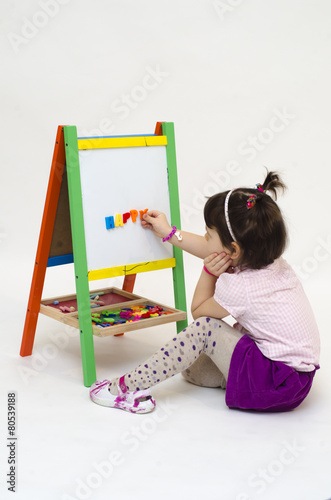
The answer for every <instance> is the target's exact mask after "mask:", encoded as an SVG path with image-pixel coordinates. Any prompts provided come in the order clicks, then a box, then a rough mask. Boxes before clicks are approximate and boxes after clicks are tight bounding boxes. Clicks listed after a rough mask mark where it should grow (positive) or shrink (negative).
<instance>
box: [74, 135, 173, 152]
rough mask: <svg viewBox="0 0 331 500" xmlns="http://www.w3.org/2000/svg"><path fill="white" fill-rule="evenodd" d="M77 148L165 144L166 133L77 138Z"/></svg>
mask: <svg viewBox="0 0 331 500" xmlns="http://www.w3.org/2000/svg"><path fill="white" fill-rule="evenodd" d="M77 143H78V149H102V148H132V147H137V146H166V145H167V136H166V135H151V136H146V137H145V136H140V137H139V136H138V137H100V138H95V139H94V138H93V139H78V140H77Z"/></svg>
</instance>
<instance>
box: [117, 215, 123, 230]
mask: <svg viewBox="0 0 331 500" xmlns="http://www.w3.org/2000/svg"><path fill="white" fill-rule="evenodd" d="M118 226H123V219H122V216H121V214H116V215H115V227H118Z"/></svg>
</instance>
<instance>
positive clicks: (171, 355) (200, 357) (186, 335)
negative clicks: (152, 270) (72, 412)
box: [110, 317, 242, 394]
mask: <svg viewBox="0 0 331 500" xmlns="http://www.w3.org/2000/svg"><path fill="white" fill-rule="evenodd" d="M241 337H242V334H241V333H239V332H238V331H237V330H235V329H234V328H232V327H231V326H229V325H228V324H227V323H225V322H224V321H222V320H218V319H214V318H208V317H203V318H199V319H197V320H196V321H194V322H193V323H191V324H190V325H189V326H188V327H187V328H185V329H184V330H183V331H182V332H181V333H179V334H178V335H177V336H176V337H174V338H173V339H172V340H170V341H169V342H168V343H167V344H166V345H165V346H164V347H162V348H161V349H160V350H158V351H157V352H156V353H155V354H153V355H152V356H151V357H150V358H149V359H148V360H147V361H145V362H144V363H142V364H141V365H139V366H138V367H137V368H135V369H134V370H133V371H131V372H129V373H127V374H126V375H125V383H126V385H127V387H128V389H129V391H135V390H143V389H148V388H149V387H151V386H153V385H156V384H158V383H160V382H162V381H164V380H166V379H168V378H169V377H172V376H173V375H176V374H177V373H180V372H183V376H184V378H185V379H186V380H188V381H189V382H192V383H194V384H197V385H203V386H207V387H223V388H225V386H226V380H227V377H228V374H229V368H230V361H231V357H232V353H233V351H234V348H235V346H236V345H237V342H238V341H239V340H240V338H241ZM115 382H118V379H113V380H112V381H111V386H110V392H111V393H113V394H116V393H117V388H116V385H117V384H116V383H115Z"/></svg>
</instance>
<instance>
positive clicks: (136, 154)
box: [79, 146, 173, 272]
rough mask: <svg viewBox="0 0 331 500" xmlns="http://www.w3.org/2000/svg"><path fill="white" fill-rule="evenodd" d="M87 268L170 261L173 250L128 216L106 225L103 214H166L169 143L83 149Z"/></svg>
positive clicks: (82, 165) (168, 200)
mask: <svg viewBox="0 0 331 500" xmlns="http://www.w3.org/2000/svg"><path fill="white" fill-rule="evenodd" d="M79 163H80V176H81V188H82V202H83V215H84V228H85V240H86V253H87V267H88V271H89V272H90V271H95V270H100V269H108V268H112V267H118V266H127V265H132V264H139V263H146V262H151V261H159V260H164V259H170V258H172V257H173V248H172V245H171V244H169V243H163V242H162V240H161V239H160V238H158V237H156V236H155V235H154V233H153V231H151V230H147V229H144V228H143V227H142V226H141V222H140V215H138V217H137V220H136V222H133V221H132V218H131V217H130V219H129V220H128V221H127V222H126V223H125V224H124V225H123V226H122V227H121V226H119V227H115V228H112V229H107V228H106V222H105V218H106V217H110V216H113V217H114V219H115V215H116V214H121V215H123V214H124V213H127V212H129V211H130V210H137V211H138V214H139V210H145V209H146V208H148V209H149V210H152V209H155V210H159V211H161V212H164V213H165V214H166V216H167V219H168V221H169V223H171V216H170V199H169V186H168V172H167V158H166V146H142V147H123V148H121V147H120V148H105V149H89V150H87V151H85V150H80V151H79Z"/></svg>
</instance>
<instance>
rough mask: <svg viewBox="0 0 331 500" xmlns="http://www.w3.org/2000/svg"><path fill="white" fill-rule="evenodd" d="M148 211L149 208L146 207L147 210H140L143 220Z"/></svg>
mask: <svg viewBox="0 0 331 500" xmlns="http://www.w3.org/2000/svg"><path fill="white" fill-rule="evenodd" d="M146 212H148V208H145V210H139V213H140V220H143V215H144V214H145V213H146Z"/></svg>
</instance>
